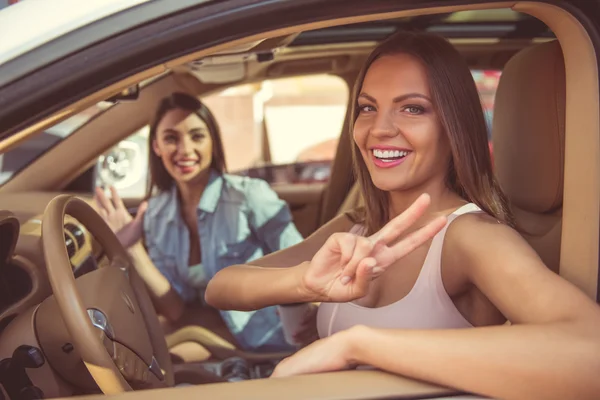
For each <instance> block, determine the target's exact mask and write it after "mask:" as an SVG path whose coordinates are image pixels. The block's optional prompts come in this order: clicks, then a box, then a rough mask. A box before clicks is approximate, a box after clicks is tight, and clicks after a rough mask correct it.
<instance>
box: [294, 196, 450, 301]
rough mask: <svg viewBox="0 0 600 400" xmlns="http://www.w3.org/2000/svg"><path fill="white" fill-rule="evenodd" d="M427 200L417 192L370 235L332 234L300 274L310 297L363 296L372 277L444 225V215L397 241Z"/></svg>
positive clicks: (345, 299) (327, 298)
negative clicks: (411, 199)
mask: <svg viewBox="0 0 600 400" xmlns="http://www.w3.org/2000/svg"><path fill="white" fill-rule="evenodd" d="M430 201H431V200H430V197H429V195H427V194H423V195H421V196H420V197H419V198H418V199H417V200H416V201H415V202H414V203H413V204H412V205H411V206H410V207H409V208H408V209H407V210H406V211H404V212H403V213H402V214H400V215H398V216H397V217H395V218H394V219H392V220H391V221H390V222H388V223H387V224H386V225H385V226H384V227H383V228H381V230H380V231H379V232H377V233H375V234H373V235H371V236H370V237H362V236H358V235H355V234H352V233H336V234H333V235H332V236H331V237H330V238H329V239H328V240H327V242H325V244H324V245H323V246H322V247H321V249H319V251H318V252H317V253H316V254H315V256H314V257H313V259H312V260H311V261H310V264H309V266H308V267H307V269H306V272H305V274H304V277H303V282H302V286H303V287H304V289H305V290H306V291H307V292H308V293H311V295H312V296H311V297H313V296H316V298H317V299H318V300H319V301H325V302H339V303H342V302H348V301H352V300H355V299H358V298H361V297H364V296H365V295H366V294H367V293H368V291H369V285H370V283H371V281H372V280H373V279H374V278H376V277H378V276H379V275H381V274H382V273H383V272H384V271H385V269H386V268H388V267H389V266H390V265H392V264H393V263H395V262H396V261H398V260H400V259H401V258H402V257H404V256H406V255H407V254H409V253H410V252H412V251H413V250H415V249H416V248H417V247H419V246H421V245H422V244H423V243H425V242H427V241H428V240H429V239H431V238H433V237H434V236H435V235H436V234H437V233H438V232H439V231H440V230H441V229H442V228H443V227H444V226H445V225H446V222H447V218H446V217H445V216H441V217H438V218H435V219H434V220H432V221H431V222H429V223H428V224H427V225H425V226H423V227H422V228H420V229H418V230H416V231H415V232H412V233H411V234H410V235H408V236H406V237H405V238H403V239H401V240H398V238H399V237H400V235H402V233H403V232H405V231H406V230H407V229H408V228H409V227H410V226H412V225H413V224H414V223H415V222H416V221H417V220H418V219H419V218H420V217H421V216H422V215H423V214H424V212H425V210H426V209H427V207H429V204H430Z"/></svg>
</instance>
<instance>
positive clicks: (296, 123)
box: [202, 75, 349, 184]
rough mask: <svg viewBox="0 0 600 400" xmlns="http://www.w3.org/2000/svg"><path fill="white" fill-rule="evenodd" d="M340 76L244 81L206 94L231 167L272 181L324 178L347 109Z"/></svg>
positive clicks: (333, 153) (345, 95)
mask: <svg viewBox="0 0 600 400" xmlns="http://www.w3.org/2000/svg"><path fill="white" fill-rule="evenodd" d="M348 96H349V90H348V85H346V82H344V81H343V80H342V79H341V78H339V77H336V76H332V75H311V76H299V77H293V78H284V79H274V80H266V81H263V82H260V83H257V84H246V85H241V86H237V87H233V88H230V89H227V90H225V91H222V92H219V93H215V94H212V95H210V96H207V97H204V98H203V99H202V101H203V102H204V103H205V104H206V105H207V106H208V107H209V108H210V110H211V111H212V112H213V114H214V115H215V118H216V119H217V122H218V123H219V126H220V128H221V136H222V140H223V147H224V149H225V158H226V161H227V167H228V170H229V171H230V172H232V173H238V174H241V175H250V176H255V177H259V178H262V179H265V180H267V181H268V182H269V183H271V184H277V183H294V182H308V181H310V182H312V181H325V180H327V178H328V177H329V172H328V171H329V169H330V168H329V166H330V164H331V161H332V160H333V157H334V156H335V151H336V148H337V141H338V138H339V136H340V133H341V131H342V125H343V123H344V118H345V115H346V108H347V104H348Z"/></svg>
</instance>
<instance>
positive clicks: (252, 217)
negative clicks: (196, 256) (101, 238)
mask: <svg viewBox="0 0 600 400" xmlns="http://www.w3.org/2000/svg"><path fill="white" fill-rule="evenodd" d="M197 221H198V230H199V236H200V246H201V249H202V266H201V268H200V270H201V273H204V274H205V279H200V280H203V281H204V282H205V283H207V282H208V280H210V279H211V278H212V277H213V276H215V274H216V273H217V272H218V271H220V270H221V269H223V268H226V267H228V266H231V265H235V264H245V263H248V262H250V261H252V260H254V259H257V258H259V257H262V256H263V255H266V254H268V253H272V252H274V251H277V250H280V249H283V248H286V247H289V246H292V245H294V244H297V243H298V242H300V241H302V236H301V235H300V233H299V232H298V230H297V229H296V227H295V225H294V224H293V222H292V216H291V213H290V211H289V208H288V206H287V204H286V203H285V202H284V201H282V200H281V199H279V197H278V196H277V194H276V193H275V192H274V191H273V190H272V189H271V188H270V187H269V185H268V184H267V183H266V182H265V181H262V180H259V179H252V178H248V177H239V176H234V175H227V174H224V175H220V174H218V173H217V172H214V171H213V172H211V175H210V178H209V182H208V185H207V186H206V188H205V190H204V193H203V194H202V198H201V199H200V203H199V204H198V209H197ZM144 235H145V241H146V247H147V249H148V255H149V256H150V258H151V259H152V262H153V263H154V265H155V266H156V267H157V268H158V269H159V270H160V272H161V273H162V274H163V275H164V276H165V277H166V278H167V279H168V281H169V282H170V283H171V286H172V287H173V289H174V290H175V291H177V293H179V295H180V296H181V297H182V299H183V300H184V301H185V302H191V301H194V300H200V301H203V300H204V291H203V289H204V288H203V287H199V286H198V281H199V279H198V277H197V276H192V274H191V273H190V271H191V269H190V265H189V262H188V258H189V253H190V237H189V232H188V229H187V227H186V225H185V224H184V222H183V218H182V217H181V212H180V208H179V201H178V196H177V188H176V187H175V185H174V186H173V189H171V190H170V191H165V192H162V193H160V194H158V195H157V196H155V197H153V198H151V199H150V201H149V204H148V210H147V211H146V214H145V216H144ZM193 269H194V270H195V272H194V274H195V275H197V270H198V268H197V266H195V267H194V268H193ZM220 313H221V316H222V317H223V319H224V321H225V323H226V324H227V326H228V327H229V329H230V331H231V332H232V333H233V334H234V336H235V337H236V339H237V340H238V342H239V344H240V345H241V347H243V348H244V349H246V350H261V351H282V350H289V349H291V347H290V345H288V344H287V342H286V341H285V339H284V336H283V330H282V326H281V321H280V320H279V317H278V316H277V313H276V308H275V307H267V308H263V309H260V310H256V311H250V312H247V311H220Z"/></svg>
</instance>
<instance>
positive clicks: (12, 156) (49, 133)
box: [0, 102, 112, 185]
mask: <svg viewBox="0 0 600 400" xmlns="http://www.w3.org/2000/svg"><path fill="white" fill-rule="evenodd" d="M110 106H112V104H111V103H106V102H102V103H98V104H95V105H93V106H92V107H89V108H87V109H86V110H84V111H82V112H80V113H79V114H76V115H74V116H72V117H70V118H68V119H66V120H64V121H62V122H61V123H59V124H57V125H54V126H53V127H51V128H49V129H47V130H46V131H44V132H42V133H39V134H36V135H34V136H32V137H30V138H28V139H27V140H26V141H24V142H22V143H21V144H20V145H18V146H17V147H15V148H13V149H12V150H9V151H7V152H5V153H3V154H0V185H1V184H4V183H6V182H7V181H8V180H10V179H11V178H12V177H13V176H14V175H15V174H17V173H19V171H21V170H22V169H23V168H25V167H26V166H27V165H29V164H30V163H32V162H33V161H34V160H35V159H37V158H38V157H40V156H41V155H42V154H44V153H45V152H47V151H48V150H50V149H51V148H52V147H53V146H55V145H56V144H57V143H59V142H61V141H62V140H64V139H65V138H67V137H69V136H70V135H71V134H72V133H74V132H75V131H76V130H77V129H79V128H80V127H82V126H83V125H85V124H86V123H87V122H88V121H90V120H91V119H92V118H94V117H96V116H98V115H99V114H100V113H101V112H103V111H105V110H106V109H108V108H109V107H110Z"/></svg>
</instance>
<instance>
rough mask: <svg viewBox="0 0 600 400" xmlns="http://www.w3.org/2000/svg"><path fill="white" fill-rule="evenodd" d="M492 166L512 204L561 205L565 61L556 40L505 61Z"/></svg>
mask: <svg viewBox="0 0 600 400" xmlns="http://www.w3.org/2000/svg"><path fill="white" fill-rule="evenodd" d="M492 140H493V146H494V168H495V171H496V175H497V177H498V180H499V182H500V185H501V187H502V189H503V190H504V191H505V193H506V195H507V196H508V199H509V200H510V202H511V204H512V205H513V206H516V207H518V208H520V209H523V210H526V211H530V212H534V213H550V212H552V211H555V210H556V209H558V208H559V207H561V206H562V198H563V167H564V154H565V153H564V144H565V64H564V59H563V55H562V51H561V49H560V45H559V44H558V42H557V41H552V42H547V43H543V44H539V45H535V46H532V47H529V48H526V49H524V50H522V51H520V52H519V53H518V54H516V55H515V56H514V57H513V58H512V59H511V60H510V61H509V62H508V63H507V64H506V66H505V68H504V71H503V72H502V76H501V78H500V82H499V84H498V90H497V92H496V100H495V105H494V122H493V129H492Z"/></svg>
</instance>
